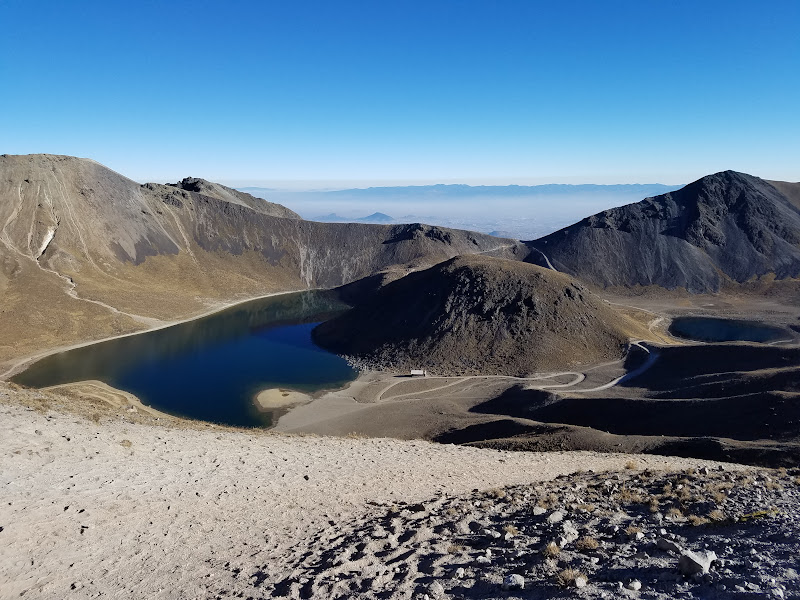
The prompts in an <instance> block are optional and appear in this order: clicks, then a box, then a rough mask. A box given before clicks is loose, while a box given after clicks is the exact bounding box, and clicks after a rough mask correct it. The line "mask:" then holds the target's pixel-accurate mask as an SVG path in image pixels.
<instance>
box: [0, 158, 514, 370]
mask: <svg viewBox="0 0 800 600" xmlns="http://www.w3.org/2000/svg"><path fill="white" fill-rule="evenodd" d="M470 252H490V253H495V252H496V253H500V254H507V255H509V256H513V255H515V253H519V254H520V256H524V255H525V254H526V252H527V250H526V249H525V248H524V247H523V246H522V245H521V244H519V243H517V242H514V241H512V240H504V239H498V238H494V237H491V236H488V235H482V234H479V233H471V232H466V231H456V230H450V229H443V228H438V227H430V226H426V225H419V224H416V225H394V226H381V225H363V224H339V223H314V222H309V221H304V220H302V219H300V218H299V217H298V215H297V214H295V213H294V212H292V211H290V210H288V209H286V208H285V207H282V206H280V205H277V204H272V203H269V202H266V201H264V200H261V199H258V198H254V197H252V196H249V195H248V194H244V193H242V192H238V191H236V190H231V189H230V188H226V187H224V186H220V185H218V184H213V183H209V182H207V181H204V180H201V179H192V178H189V179H184V180H183V181H181V182H180V183H178V184H174V185H161V184H145V185H140V184H138V183H136V182H135V181H132V180H130V179H128V178H126V177H123V176H122V175H120V174H118V173H115V172H114V171H112V170H110V169H108V168H106V167H104V166H102V165H100V164H98V163H96V162H94V161H91V160H86V159H79V158H73V157H68V156H52V155H29V156H8V155H3V156H0V300H2V302H0V332H2V333H0V375H2V373H3V372H4V369H3V363H4V362H5V361H8V360H9V359H12V358H15V357H22V356H27V355H30V354H34V353H37V352H41V351H43V350H47V349H49V348H53V347H57V346H62V345H65V344H68V343H74V342H78V341H89V340H92V339H97V338H102V337H107V336H109V335H114V334H119V333H125V332H130V331H135V330H137V329H141V328H143V327H147V326H153V325H157V324H160V323H163V322H164V321H171V320H173V319H176V318H185V317H189V316H193V315H197V314H199V313H202V312H205V311H208V309H209V308H213V307H215V306H219V305H220V304H221V303H225V302H231V301H235V300H243V299H246V298H251V297H255V296H259V295H264V294H267V293H270V292H277V291H285V290H298V289H305V288H314V287H335V286H339V285H342V284H346V283H349V282H352V281H355V280H357V279H360V278H362V277H366V276H368V275H372V274H374V273H377V272H380V271H385V270H392V269H399V270H401V271H404V269H405V268H406V267H407V266H428V265H431V264H435V263H437V262H440V261H442V260H446V259H448V258H450V257H452V256H455V255H458V254H464V253H470Z"/></svg>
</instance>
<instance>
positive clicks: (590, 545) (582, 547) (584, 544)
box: [575, 535, 600, 552]
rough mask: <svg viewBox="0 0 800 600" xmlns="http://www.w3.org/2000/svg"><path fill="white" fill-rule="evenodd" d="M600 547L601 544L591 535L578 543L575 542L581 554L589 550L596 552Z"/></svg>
mask: <svg viewBox="0 0 800 600" xmlns="http://www.w3.org/2000/svg"><path fill="white" fill-rule="evenodd" d="M599 546H600V542H598V541H597V540H596V539H594V538H593V537H591V536H589V535H585V536H583V537H582V538H581V539H579V540H578V541H577V542H575V547H576V548H577V549H578V550H579V551H580V552H586V551H587V550H596V549H597V548H598V547H599Z"/></svg>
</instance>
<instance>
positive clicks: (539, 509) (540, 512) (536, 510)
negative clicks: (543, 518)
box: [533, 506, 547, 517]
mask: <svg viewBox="0 0 800 600" xmlns="http://www.w3.org/2000/svg"><path fill="white" fill-rule="evenodd" d="M546 512H547V511H546V510H545V509H544V508H542V507H541V506H534V507H533V516H534V517H538V516H540V515H543V514H544V513H546Z"/></svg>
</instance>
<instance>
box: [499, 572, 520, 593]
mask: <svg viewBox="0 0 800 600" xmlns="http://www.w3.org/2000/svg"><path fill="white" fill-rule="evenodd" d="M503 589H504V590H522V589H525V579H524V578H523V577H522V575H517V574H516V573H513V574H511V575H506V577H505V579H503Z"/></svg>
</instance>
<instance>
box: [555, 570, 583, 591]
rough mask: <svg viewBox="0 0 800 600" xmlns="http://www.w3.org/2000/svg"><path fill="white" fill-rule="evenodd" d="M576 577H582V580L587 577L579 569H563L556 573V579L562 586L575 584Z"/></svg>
mask: <svg viewBox="0 0 800 600" xmlns="http://www.w3.org/2000/svg"><path fill="white" fill-rule="evenodd" d="M578 578H583V579H584V581H585V580H586V579H587V577H586V575H584V574H583V573H581V572H580V571H576V570H575V569H564V570H563V571H561V572H560V573H559V574H558V575H556V581H557V582H558V584H559V585H560V586H563V587H570V586H573V585H575V580H576V579H578Z"/></svg>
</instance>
